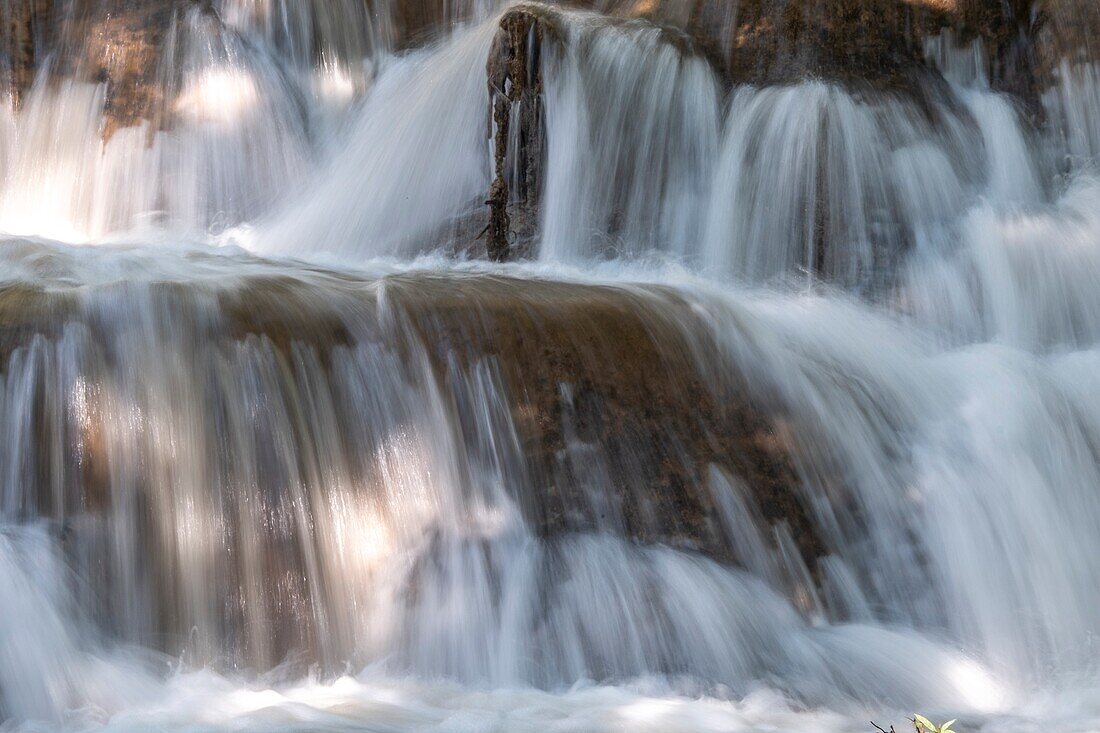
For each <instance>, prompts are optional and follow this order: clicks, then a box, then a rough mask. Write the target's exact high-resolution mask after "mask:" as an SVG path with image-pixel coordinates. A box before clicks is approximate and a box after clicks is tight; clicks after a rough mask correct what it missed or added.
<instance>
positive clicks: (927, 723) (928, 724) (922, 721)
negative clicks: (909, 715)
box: [913, 713, 939, 733]
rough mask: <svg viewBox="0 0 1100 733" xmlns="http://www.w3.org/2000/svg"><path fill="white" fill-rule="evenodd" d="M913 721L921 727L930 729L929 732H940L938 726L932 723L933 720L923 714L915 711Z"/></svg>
mask: <svg viewBox="0 0 1100 733" xmlns="http://www.w3.org/2000/svg"><path fill="white" fill-rule="evenodd" d="M913 721H914V722H915V723H916V724H917V725H919V726H920V727H921V728H924V729H925V730H927V731H929V733H939V730H938V729H937V728H936V726H934V725H932V721H931V720H929V719H928V718H926V717H924V716H923V715H918V714H916V713H913Z"/></svg>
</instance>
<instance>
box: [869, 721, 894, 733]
mask: <svg viewBox="0 0 1100 733" xmlns="http://www.w3.org/2000/svg"><path fill="white" fill-rule="evenodd" d="M871 725H873V726H875V727H876V728H878V729H879V731H880V732H881V733H887V731H886V729H885V728H883V727H882V726H881V725H879V724H878V723H876V722H875V721H873V720H872V721H871ZM889 733H895V731H894V726H892V725H891V726H890V731H889Z"/></svg>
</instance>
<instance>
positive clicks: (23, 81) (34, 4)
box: [0, 0, 56, 104]
mask: <svg viewBox="0 0 1100 733" xmlns="http://www.w3.org/2000/svg"><path fill="white" fill-rule="evenodd" d="M55 27H56V19H55V14H54V0H6V2H4V3H3V5H2V7H0V91H4V90H10V91H11V93H12V96H13V97H14V99H15V101H16V103H17V104H18V102H19V100H20V98H21V97H22V95H23V93H24V92H25V91H26V90H27V89H28V88H29V87H30V85H31V83H32V82H33V81H34V75H35V71H36V70H37V68H38V65H39V63H40V62H41V60H42V59H43V58H44V57H45V55H46V53H47V52H48V51H49V48H50V46H51V44H52V40H53V34H54V31H55Z"/></svg>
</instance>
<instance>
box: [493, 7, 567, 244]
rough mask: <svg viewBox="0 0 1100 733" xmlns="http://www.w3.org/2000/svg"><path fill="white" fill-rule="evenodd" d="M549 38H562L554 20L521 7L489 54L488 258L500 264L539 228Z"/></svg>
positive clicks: (507, 18) (507, 19)
mask: <svg viewBox="0 0 1100 733" xmlns="http://www.w3.org/2000/svg"><path fill="white" fill-rule="evenodd" d="M548 33H549V34H552V35H555V36H559V31H558V30H557V29H556V26H555V22H554V15H553V14H552V13H551V12H550V11H549V10H547V9H546V8H543V7H541V6H537V5H532V6H521V7H519V8H516V9H515V10H513V11H511V12H509V13H507V14H505V16H504V17H503V18H501V20H500V29H499V30H498V31H497V34H496V36H495V37H494V38H493V45H492V48H491V49H490V50H489V59H488V62H487V64H486V73H487V78H488V84H489V106H490V110H491V116H492V124H491V125H490V129H489V134H490V137H491V138H492V140H493V182H492V184H490V187H489V198H488V201H487V203H488V205H489V225H488V231H487V236H488V239H487V240H486V241H487V244H486V247H487V250H488V255H489V258H490V259H493V260H497V261H502V260H506V259H509V258H512V257H515V256H517V255H518V254H520V251H521V249H522V248H523V244H524V243H527V242H529V241H530V240H531V238H532V237H533V235H534V233H535V228H536V225H537V216H538V215H537V212H538V203H539V189H540V173H541V170H540V169H541V167H542V163H543V143H544V140H545V136H546V132H545V122H544V119H543V109H542V64H541V59H540V56H541V54H542V46H543V43H544V42H545V40H546V35H547V34H548ZM513 126H515V127H517V128H518V129H517V130H516V131H515V136H514V139H515V141H516V142H515V146H514V147H515V149H510V148H509V144H510V141H511V140H512V139H513V136H512V135H511V132H512V128H513ZM509 164H511V165H509ZM517 241H518V243H519V246H514V244H515V243H516V242H517Z"/></svg>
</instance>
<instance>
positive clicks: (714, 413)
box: [0, 277, 824, 567]
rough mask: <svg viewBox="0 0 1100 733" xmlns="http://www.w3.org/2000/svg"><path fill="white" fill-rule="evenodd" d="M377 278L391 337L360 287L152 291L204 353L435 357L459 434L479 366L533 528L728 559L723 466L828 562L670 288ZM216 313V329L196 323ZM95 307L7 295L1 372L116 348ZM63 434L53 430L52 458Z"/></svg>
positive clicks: (772, 443) (104, 488)
mask: <svg viewBox="0 0 1100 733" xmlns="http://www.w3.org/2000/svg"><path fill="white" fill-rule="evenodd" d="M384 282H385V286H384V291H385V301H386V310H387V312H388V313H390V314H391V315H392V317H393V318H394V323H395V324H396V326H397V328H396V329H394V330H388V329H387V328H386V327H385V326H383V325H381V323H380V322H378V325H375V323H376V321H377V319H378V318H379V315H378V308H379V305H378V303H377V302H376V301H375V297H376V294H377V292H379V291H378V290H377V289H376V288H372V289H371V290H369V291H363V290H362V286H361V285H359V284H355V283H352V284H350V285H349V284H348V283H340V282H333V283H330V285H331V288H328V289H326V291H325V292H324V293H322V292H321V291H318V290H317V289H316V288H315V287H313V286H307V285H304V284H303V283H302V282H300V281H298V280H293V279H290V278H287V279H274V278H263V279H261V280H256V281H254V282H251V283H247V284H245V285H242V286H241V287H232V288H228V289H224V290H214V291H212V292H211V291H207V290H205V289H196V288H193V287H190V286H187V285H182V284H169V283H165V284H159V285H154V286H150V287H151V290H150V291H149V293H148V298H149V302H150V303H152V304H156V305H154V306H153V308H154V309H155V310H156V311H157V312H158V313H159V312H163V313H164V314H169V315H171V319H172V322H173V323H177V324H178V326H175V328H181V329H182V332H186V331H187V330H188V329H189V328H190V327H189V326H187V325H186V323H187V318H189V317H190V316H188V313H190V312H191V311H195V314H196V317H197V318H198V319H199V320H198V322H197V323H196V325H195V326H194V328H196V329H198V330H197V333H199V334H201V337H202V342H203V343H205V344H207V346H205V347H204V348H210V349H215V350H225V351H227V352H230V351H232V350H234V349H235V348H237V347H236V346H234V344H244V343H256V342H257V340H261V341H262V342H263V343H264V344H265V349H270V350H271V351H272V353H273V354H277V355H279V356H278V358H279V359H280V360H285V362H286V363H287V364H296V363H298V359H300V355H301V354H303V353H306V352H308V353H310V354H313V355H314V357H311V358H315V362H314V363H315V364H316V366H317V368H320V369H322V370H323V369H329V368H332V367H331V357H332V355H333V354H334V353H335V352H337V351H340V350H345V349H347V348H349V347H354V346H355V345H356V344H357V343H361V342H362V341H363V339H368V340H378V341H380V342H382V343H385V345H386V348H392V349H395V350H396V352H397V353H398V354H400V360H401V362H402V363H406V364H415V363H416V362H417V360H418V358H419V357H418V356H417V354H418V353H425V354H426V355H427V357H428V360H429V363H430V366H431V370H432V371H433V372H434V374H435V377H436V379H437V380H438V383H439V385H440V386H439V389H441V390H442V392H443V394H445V395H450V396H449V397H447V401H448V402H451V403H453V404H454V408H455V414H454V415H453V416H452V418H451V419H452V420H453V421H454V423H455V424H456V425H459V426H461V425H462V424H463V421H465V420H471V419H474V418H475V417H476V414H475V413H476V410H474V409H473V408H470V407H469V406H467V407H465V408H462V407H461V405H462V403H463V400H465V399H467V398H466V397H464V396H463V395H464V394H465V393H464V390H465V389H466V387H465V386H464V385H467V384H469V383H471V382H472V381H475V377H474V375H476V374H478V373H480V372H481V371H482V370H488V371H487V372H486V373H492V374H495V375H496V377H495V379H497V380H498V381H497V385H498V386H497V387H495V388H494V389H497V390H500V391H499V397H500V398H501V399H502V400H503V406H505V408H506V414H507V417H508V421H509V423H510V424H511V425H512V427H513V429H514V434H515V436H516V439H517V443H516V447H515V450H516V453H515V456H514V458H515V459H516V460H517V461H518V463H517V464H516V465H514V466H513V468H512V469H511V470H512V473H511V474H510V475H509V477H508V483H509V485H508V487H507V489H508V490H509V491H510V492H512V493H513V496H514V499H515V500H516V502H517V504H518V505H519V506H520V507H521V508H522V510H523V512H524V515H525V516H526V518H527V521H528V523H529V526H530V527H531V528H532V529H533V530H534V531H535V532H536V533H537V534H539V535H540V536H543V537H547V538H552V537H556V536H559V535H562V534H564V533H570V532H587V531H610V532H613V533H616V534H622V535H624V536H627V537H630V538H633V539H636V540H639V541H642V542H647V543H665V544H670V545H674V546H678V547H682V548H687V549H692V550H696V551H699V552H702V553H705V554H706V555H708V556H710V557H713V558H716V559H718V560H720V561H724V562H730V563H735V562H736V561H737V558H736V557H734V556H733V555H732V554H731V550H730V545H729V542H728V538H727V537H725V536H724V534H723V529H722V526H721V521H720V518H719V514H718V512H719V507H718V506H717V505H716V503H715V498H714V495H713V493H712V486H711V484H710V482H711V474H712V472H713V471H715V470H719V471H721V472H722V473H723V474H724V475H727V476H731V477H734V478H735V479H736V480H737V482H738V483H739V484H740V485H743V486H744V487H746V490H747V492H748V494H749V496H747V497H746V501H747V502H748V504H749V505H750V506H753V507H754V509H755V510H757V511H759V515H760V516H761V517H762V518H763V519H764V520H766V521H767V522H768V523H769V524H773V525H778V524H780V523H784V524H786V525H787V527H789V529H790V531H791V535H792V536H793V537H794V539H795V541H796V544H797V546H798V549H799V550H800V552H801V553H802V556H803V558H804V560H805V562H806V563H807V565H808V566H810V567H813V565H814V564H815V561H816V558H817V557H819V556H821V555H822V554H823V553H824V550H823V547H822V545H821V543H820V541H819V539H818V538H817V536H816V534H815V531H814V529H813V526H812V523H811V521H810V518H809V515H808V512H807V511H806V510H805V509H804V507H803V504H802V502H801V499H800V494H799V480H798V478H797V476H796V473H795V470H794V468H793V464H792V460H791V456H790V454H789V452H790V450H791V444H790V426H789V421H788V420H787V419H786V418H785V417H784V416H783V415H782V413H781V411H780V410H778V409H777V408H775V407H774V406H769V405H768V404H766V403H761V402H758V401H756V399H754V398H753V397H751V396H750V395H752V394H753V390H750V386H749V385H748V384H746V383H745V382H744V381H743V378H742V377H741V376H739V373H738V372H737V369H736V367H735V365H730V364H729V363H728V362H727V360H726V359H725V358H724V357H722V356H721V355H720V351H719V348H718V346H717V345H716V344H715V343H713V342H711V341H710V339H709V337H708V336H706V335H705V329H700V328H699V327H698V325H696V324H694V322H693V320H692V316H691V313H690V308H689V307H688V305H687V304H686V303H683V302H681V301H680V300H679V299H678V297H677V296H675V295H674V294H672V293H664V292H661V291H652V292H644V291H639V292H632V291H631V290H627V289H621V288H614V287H596V286H581V285H567V284H557V283H540V282H537V281H526V280H511V279H507V278H488V277H468V278H463V277H453V278H448V279H446V280H444V279H434V278H419V277H399V278H390V279H387V280H386V281H384ZM142 297H143V298H144V297H145V296H142ZM211 308H212V309H213V310H212V311H209V312H213V313H217V314H218V319H217V321H215V322H213V325H211V324H207V325H202V320H203V319H205V318H207V316H204V315H201V314H203V313H206V312H207V309H211ZM87 310H88V309H87V308H86V307H83V308H82V307H81V306H80V303H79V299H78V298H76V297H75V296H73V295H71V294H66V293H64V292H61V293H55V292H48V291H46V290H42V289H38V288H36V287H33V286H30V285H19V286H6V287H4V288H0V330H2V334H0V376H3V375H4V374H5V373H6V371H7V370H8V368H9V365H10V362H11V360H12V358H13V355H14V354H16V353H17V352H20V350H22V352H21V353H22V354H23V356H22V357H20V358H25V356H26V354H27V349H28V347H29V346H30V345H31V344H32V343H34V342H35V341H36V340H38V339H43V338H44V339H46V341H47V342H52V341H55V340H58V339H60V338H61V337H62V334H63V333H64V332H65V330H66V329H67V328H71V327H72V326H73V325H74V324H77V323H79V324H80V325H79V328H80V329H89V334H90V335H92V336H93V337H94V340H95V341H96V342H97V343H103V344H109V343H111V342H112V341H113V340H115V339H116V338H117V337H116V336H115V335H114V334H113V333H111V329H112V328H113V326H112V325H111V324H110V323H107V322H99V321H98V320H95V319H89V318H88V316H87V315H86V314H85V312H86V311H87ZM92 310H94V309H92ZM364 324H366V325H365V326H364ZM211 328H213V329H214V330H210V329H211ZM103 329H106V330H103ZM364 329H365V330H364ZM101 331H102V332H101ZM395 334H400V335H399V336H395ZM422 349H426V351H424V352H422ZM200 361H201V360H200ZM323 379H324V378H323V377H322V380H323ZM284 398H286V399H288V400H290V401H301V400H308V399H309V397H308V395H306V394H298V395H293V396H289V395H287V396H284ZM758 398H759V395H757V399H758ZM211 420H213V422H211V423H210V424H211V425H212V426H213V427H212V428H211V429H216V428H217V420H216V419H214V418H213V417H212V418H211ZM46 422H48V421H43V424H45V423H46ZM92 427H93V428H94V426H92ZM472 432H473V431H471V434H472ZM508 432H510V431H509V430H502V432H501V435H506V434H508ZM101 433H102V430H96V429H89V430H88V431H87V434H88V435H89V436H93V437H94V436H96V435H99V434H101ZM56 438H57V436H52V437H51V436H43V438H42V450H43V451H49V450H50V446H51V445H52V444H53V443H54V442H56ZM475 442H476V441H475ZM97 444H98V443H97V441H96V440H94V439H91V438H85V439H84V442H83V443H82V444H81V446H79V448H78V449H77V450H75V451H74V452H73V455H81V456H83V457H84V458H83V463H82V466H81V467H82V469H88V467H93V468H95V470H94V471H92V472H91V473H90V474H89V475H92V476H93V477H94V479H95V480H94V481H92V480H91V479H89V480H88V482H87V483H86V485H84V486H83V487H82V488H79V489H76V490H77V491H78V493H79V494H80V496H79V497H77V498H75V499H74V500H73V504H74V505H75V506H82V507H92V506H95V507H105V506H106V505H107V504H109V501H110V500H109V499H108V498H107V497H110V496H112V495H115V494H117V489H112V488H111V484H112V482H113V480H114V479H113V478H112V476H111V473H110V470H109V469H108V468H107V466H108V465H109V464H110V460H109V459H108V458H107V457H105V456H102V455H98V454H97V451H96V445H97ZM471 445H472V444H471ZM55 447H56V446H55ZM300 448H301V449H303V450H305V449H306V448H307V447H306V446H300ZM470 450H471V451H473V452H476V450H474V449H473V448H471V449H470ZM52 470H53V469H52V468H51V467H50V464H48V463H44V464H43V471H46V472H47V473H49V472H50V471H52ZM40 479H41V483H42V485H43V486H49V485H51V484H52V483H54V478H52V477H51V476H46V475H44V476H41V477H40ZM315 488H316V489H317V490H318V491H321V492H323V491H325V487H324V486H317V487H315ZM40 509H41V510H42V511H43V512H44V513H47V514H48V513H50V508H49V507H48V506H43V507H40Z"/></svg>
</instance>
